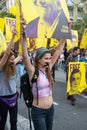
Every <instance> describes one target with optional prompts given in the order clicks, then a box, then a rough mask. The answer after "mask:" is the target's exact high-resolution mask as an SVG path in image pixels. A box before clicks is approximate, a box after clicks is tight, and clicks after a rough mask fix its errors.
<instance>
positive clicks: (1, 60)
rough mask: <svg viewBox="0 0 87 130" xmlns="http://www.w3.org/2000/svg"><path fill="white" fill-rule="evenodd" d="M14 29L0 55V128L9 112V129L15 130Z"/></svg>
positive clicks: (2, 126)
mask: <svg viewBox="0 0 87 130" xmlns="http://www.w3.org/2000/svg"><path fill="white" fill-rule="evenodd" d="M15 35H16V30H15V29H14V30H13V31H12V39H11V41H10V43H9V45H8V46H7V49H6V51H5V52H3V53H2V54H1V55H0V130H5V124H6V120H7V113H8V111H9V114H10V124H11V128H10V130H17V111H18V110H17V109H18V108H17V97H18V94H17V90H16V86H17V85H16V72H17V71H16V65H15V63H16V62H17V61H18V58H17V60H15V54H14V53H13V51H11V49H12V46H13V44H14V37H15Z"/></svg>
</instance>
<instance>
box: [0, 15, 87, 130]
mask: <svg viewBox="0 0 87 130" xmlns="http://www.w3.org/2000/svg"><path fill="white" fill-rule="evenodd" d="M25 25H26V20H25V19H24V18H23V17H22V19H21V38H20V39H21V40H20V41H21V44H22V55H20V54H17V56H16V57H15V52H14V51H13V50H12V46H13V45H14V37H15V35H16V33H17V32H16V30H15V29H13V30H12V39H11V41H10V43H9V45H8V47H7V49H6V51H5V52H3V53H2V54H1V55H0V130H5V124H6V120H7V113H8V111H9V114H10V125H11V130H17V113H18V102H17V100H18V96H19V94H18V92H17V82H16V80H17V78H18V76H19V77H20V76H22V75H23V69H24V66H25V68H26V71H27V72H28V75H29V81H30V82H31V80H32V78H33V75H34V72H35V69H37V70H38V72H39V76H38V79H37V82H36V83H32V93H33V103H32V109H31V116H32V121H33V125H34V129H35V130H43V128H44V130H52V126H53V118H54V105H53V96H52V88H53V86H54V82H55V70H56V69H57V70H58V69H59V68H58V67H59V56H60V58H61V57H62V61H60V63H61V64H62V65H63V67H65V68H66V69H65V70H66V82H67V80H68V67H69V62H77V61H80V62H87V49H84V55H82V54H83V53H82V54H81V51H80V48H79V47H74V48H73V49H72V51H70V53H68V56H67V58H66V59H64V56H65V57H66V55H67V53H65V52H64V51H66V50H64V47H65V42H66V40H65V39H61V40H59V44H58V46H56V48H55V50H54V51H52V50H49V49H47V48H44V47H41V48H39V49H37V51H36V54H35V56H34V58H33V61H32V59H31V55H30V54H29V53H28V51H27V40H26V36H25ZM61 53H62V55H61ZM31 61H32V62H31ZM57 64H58V65H57ZM23 65H24V66H23ZM20 70H21V71H20ZM76 72H78V74H77V76H76ZM73 75H74V77H73ZM80 75H81V73H80V72H79V71H78V70H76V71H75V72H74V71H73V72H72V74H71V77H70V80H71V83H72V84H71V86H73V85H74V86H75V82H76V81H75V78H77V77H78V79H79V78H80ZM73 78H74V82H72V79H73ZM37 88H38V103H37ZM85 94H86V92H85ZM67 99H68V100H70V101H71V104H72V105H75V101H76V99H75V97H74V94H72V95H70V94H69V93H67Z"/></svg>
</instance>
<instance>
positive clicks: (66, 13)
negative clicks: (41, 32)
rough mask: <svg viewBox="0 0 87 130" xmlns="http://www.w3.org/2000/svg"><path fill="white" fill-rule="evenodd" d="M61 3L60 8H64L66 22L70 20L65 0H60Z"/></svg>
mask: <svg viewBox="0 0 87 130" xmlns="http://www.w3.org/2000/svg"><path fill="white" fill-rule="evenodd" d="M61 5H62V9H63V10H64V13H65V15H66V17H67V19H68V22H70V16H69V11H68V7H67V3H66V0H61Z"/></svg>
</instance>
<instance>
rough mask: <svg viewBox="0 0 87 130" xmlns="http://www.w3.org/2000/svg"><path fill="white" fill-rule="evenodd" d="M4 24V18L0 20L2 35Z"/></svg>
mask: <svg viewBox="0 0 87 130" xmlns="http://www.w3.org/2000/svg"><path fill="white" fill-rule="evenodd" d="M4 24H5V20H4V18H0V29H1V31H2V32H3V33H4Z"/></svg>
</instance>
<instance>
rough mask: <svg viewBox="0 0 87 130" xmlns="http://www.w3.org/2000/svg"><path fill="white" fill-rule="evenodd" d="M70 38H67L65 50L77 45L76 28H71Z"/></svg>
mask: <svg viewBox="0 0 87 130" xmlns="http://www.w3.org/2000/svg"><path fill="white" fill-rule="evenodd" d="M71 34H72V39H67V40H66V42H67V50H70V49H72V48H73V47H75V46H78V32H77V30H71Z"/></svg>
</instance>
